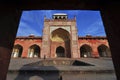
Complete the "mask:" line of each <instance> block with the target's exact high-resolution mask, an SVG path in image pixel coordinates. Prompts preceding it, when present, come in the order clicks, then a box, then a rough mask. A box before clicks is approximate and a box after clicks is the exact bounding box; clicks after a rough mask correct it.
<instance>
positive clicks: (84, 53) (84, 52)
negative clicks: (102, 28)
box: [80, 44, 92, 57]
mask: <svg viewBox="0 0 120 80" xmlns="http://www.w3.org/2000/svg"><path fill="white" fill-rule="evenodd" d="M80 53H81V54H80V55H81V57H92V48H91V46H89V45H87V44H84V45H82V46H81V47H80Z"/></svg>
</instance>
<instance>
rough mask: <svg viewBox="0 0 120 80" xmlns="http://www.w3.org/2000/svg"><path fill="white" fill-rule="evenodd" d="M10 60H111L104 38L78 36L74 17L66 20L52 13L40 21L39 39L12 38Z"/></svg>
mask: <svg viewBox="0 0 120 80" xmlns="http://www.w3.org/2000/svg"><path fill="white" fill-rule="evenodd" d="M12 57H14V58H16V57H24V58H33V57H39V58H44V57H45V58H81V57H111V53H110V49H109V45H108V41H107V38H106V37H104V36H94V37H93V36H91V35H87V36H85V37H79V36H78V35H77V27H76V17H74V18H73V19H68V16H67V14H64V13H56V14H53V18H52V19H47V18H46V17H45V18H44V29H43V36H42V37H40V36H34V35H33V34H31V35H30V36H21V37H20V36H19V37H17V38H16V40H15V43H14V48H13V52H12Z"/></svg>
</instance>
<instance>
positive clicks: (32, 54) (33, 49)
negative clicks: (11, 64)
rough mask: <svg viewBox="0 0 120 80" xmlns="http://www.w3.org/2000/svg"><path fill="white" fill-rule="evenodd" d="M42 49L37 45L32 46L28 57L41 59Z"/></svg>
mask: <svg viewBox="0 0 120 80" xmlns="http://www.w3.org/2000/svg"><path fill="white" fill-rule="evenodd" d="M40 51H41V49H40V47H39V46H38V45H36V44H34V45H31V46H30V47H29V50H28V57H30V58H33V57H40Z"/></svg>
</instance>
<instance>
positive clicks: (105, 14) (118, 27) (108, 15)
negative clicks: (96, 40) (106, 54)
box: [101, 3, 120, 80]
mask: <svg viewBox="0 0 120 80" xmlns="http://www.w3.org/2000/svg"><path fill="white" fill-rule="evenodd" d="M119 9H120V5H119V4H117V3H116V4H115V3H113V4H110V5H106V6H104V7H103V8H101V16H102V19H103V23H104V26H105V31H106V34H107V37H108V42H109V46H110V48H111V55H112V59H113V64H114V67H115V71H116V75H117V80H120V76H119V75H120V54H119V52H120V11H119Z"/></svg>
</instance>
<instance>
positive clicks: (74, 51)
mask: <svg viewBox="0 0 120 80" xmlns="http://www.w3.org/2000/svg"><path fill="white" fill-rule="evenodd" d="M78 51H79V50H78V35H77V28H76V21H74V22H72V25H71V57H72V58H79V57H80V54H79V53H78Z"/></svg>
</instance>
